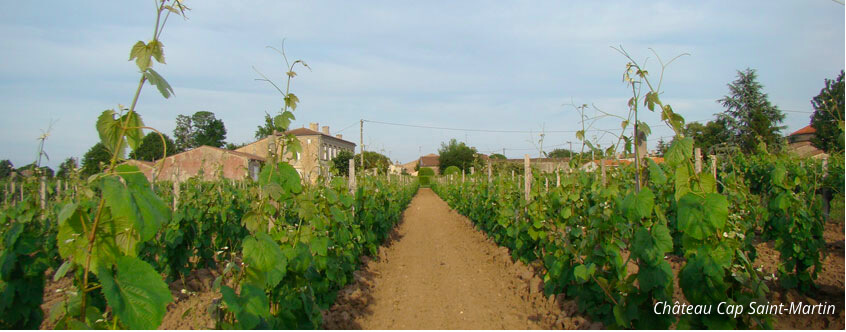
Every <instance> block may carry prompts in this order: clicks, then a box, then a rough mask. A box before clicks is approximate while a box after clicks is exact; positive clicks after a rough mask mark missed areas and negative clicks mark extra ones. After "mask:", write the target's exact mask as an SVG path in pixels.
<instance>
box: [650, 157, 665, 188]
mask: <svg viewBox="0 0 846 332" xmlns="http://www.w3.org/2000/svg"><path fill="white" fill-rule="evenodd" d="M646 163H647V164H648V165H649V166H648V167H649V181H651V182H652V183H654V184H656V185H658V186H662V185H664V184H665V183H667V175H666V174H664V170H663V169H661V166H658V164H656V163H655V161H654V160H652V158H646Z"/></svg>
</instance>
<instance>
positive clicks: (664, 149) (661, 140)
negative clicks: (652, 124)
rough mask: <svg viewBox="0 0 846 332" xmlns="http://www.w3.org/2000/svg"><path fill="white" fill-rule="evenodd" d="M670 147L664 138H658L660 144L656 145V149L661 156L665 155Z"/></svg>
mask: <svg viewBox="0 0 846 332" xmlns="http://www.w3.org/2000/svg"><path fill="white" fill-rule="evenodd" d="M669 148H670V144H667V143H666V142H664V138H661V137H659V138H658V145H657V146H656V147H655V150H656V151H657V152H658V155H659V156H662V157H663V156H664V153H667V149H669Z"/></svg>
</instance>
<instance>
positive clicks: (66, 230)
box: [56, 204, 120, 270]
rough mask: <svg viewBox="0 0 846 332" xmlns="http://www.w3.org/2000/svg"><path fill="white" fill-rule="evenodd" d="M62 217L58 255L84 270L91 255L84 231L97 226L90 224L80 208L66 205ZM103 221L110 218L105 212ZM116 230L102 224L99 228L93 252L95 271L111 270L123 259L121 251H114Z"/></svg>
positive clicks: (93, 267) (60, 220) (115, 249)
mask: <svg viewBox="0 0 846 332" xmlns="http://www.w3.org/2000/svg"><path fill="white" fill-rule="evenodd" d="M59 216H60V217H59V233H58V235H57V236H56V240H57V241H56V242H57V245H58V247H59V255H61V256H62V258H64V259H71V260H72V261H73V262H74V263H76V264H79V265H81V266H84V265H85V262H86V260H87V259H86V257H87V252H88V237H87V236H86V233H85V230H91V228H93V226H94V225H93V224H92V222H91V221H90V220H88V218H87V216H88V214H87V212H85V211H83V209H82V208H80V207H79V206H78V205H77V204H68V205H65V207H64V208H62V212H61V213H60V214H59ZM101 218H104V219H108V218H111V216H110V215H109V214H108V212H103V216H101ZM83 224H85V225H84V226H83ZM113 230H114V228H113V227H106V226H104V225H103V224H100V225H98V226H97V232H98V236H96V237H95V239H94V246H93V247H92V248H91V269H92V270H95V269H96V268H97V267H99V266H100V265H106V266H110V265H111V264H112V263H113V262H114V261H115V259H116V257H117V256H118V255H120V251H119V250H118V248H117V247H115V241H114V232H113Z"/></svg>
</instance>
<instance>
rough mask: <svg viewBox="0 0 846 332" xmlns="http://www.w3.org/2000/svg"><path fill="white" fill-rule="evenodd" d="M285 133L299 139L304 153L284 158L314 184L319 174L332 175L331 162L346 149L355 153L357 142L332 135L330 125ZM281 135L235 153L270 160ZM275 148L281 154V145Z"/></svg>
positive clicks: (260, 141)
mask: <svg viewBox="0 0 846 332" xmlns="http://www.w3.org/2000/svg"><path fill="white" fill-rule="evenodd" d="M286 134H293V135H294V136H296V137H297V139H299V141H300V145H301V146H302V152H298V153H297V155H296V156H294V155H292V154H291V153H287V154H286V155H285V158H286V160H288V161H289V162H290V163H291V165H292V166H294V168H295V169H296V170H297V172H298V173H300V176H302V177H303V178H304V179H306V180H308V181H310V182H312V183H314V182H315V181H316V180H317V177H318V176H319V175H320V174H327V173H328V172H329V166H330V161H331V160H332V158H335V157H336V156H337V155H338V153H340V152H341V151H344V150H346V151H350V152H354V151H355V143H353V142H350V141H347V140H344V138H343V136H342V135H341V134H337V135H335V136H332V135H331V134H330V133H329V126H323V130H322V131H318V123H310V124H309V128H305V127H303V128H297V129H292V130H289V131H287V132H286ZM281 135H282V134H281V133H276V134H274V135H268V136H267V137H265V138H262V139H260V140H258V141H255V142H253V143H250V144H247V145H245V146H243V147H240V148H238V149H236V150H235V151H238V152H243V153H248V154H253V155H257V156H260V157H262V158H267V157H268V155H269V154H270V153H269V152H270V147H271V146H272V145H275V144H276V142H275V138H276V137H278V136H281ZM276 149H277V151H276V153H281V152H282V150H281V149H282V147H281V146H279V147H276Z"/></svg>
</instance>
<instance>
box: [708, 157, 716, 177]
mask: <svg viewBox="0 0 846 332" xmlns="http://www.w3.org/2000/svg"><path fill="white" fill-rule="evenodd" d="M710 157H711V175H713V176H714V179H715V180H716V179H717V155H713V154H712V155H711V156H710Z"/></svg>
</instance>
